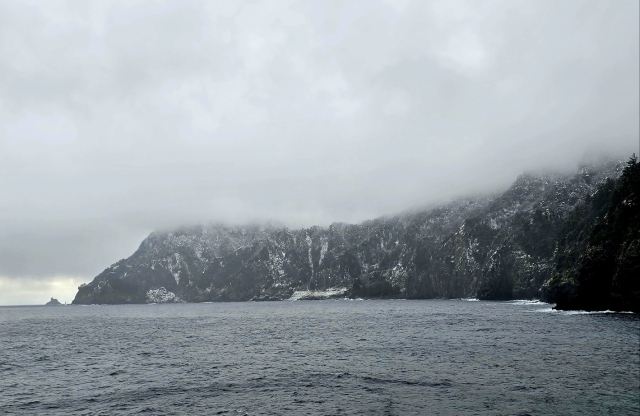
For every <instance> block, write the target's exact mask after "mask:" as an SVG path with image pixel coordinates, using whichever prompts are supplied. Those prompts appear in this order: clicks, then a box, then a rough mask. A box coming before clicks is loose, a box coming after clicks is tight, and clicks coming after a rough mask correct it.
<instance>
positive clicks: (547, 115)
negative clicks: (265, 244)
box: [0, 1, 640, 303]
mask: <svg viewBox="0 0 640 416" xmlns="http://www.w3.org/2000/svg"><path fill="white" fill-rule="evenodd" d="M638 14H639V10H638V3H637V2H634V1H619V2H597V1H563V2H556V1H536V2H520V1H506V2H452V1H443V2H423V1H415V2H414V1H402V2H389V1H367V2H359V1H354V2H324V1H323V2H313V1H311V2H298V1H283V2H276V3H273V2H270V3H253V2H233V3H229V4H225V3H224V2H222V3H221V2H197V1H188V2H184V1H181V2H177V1H162V2H153V3H149V2H135V1H134V2H109V1H107V2H87V3H83V4H82V5H81V6H79V5H78V3H77V2H46V3H42V2H24V1H4V2H2V4H0V195H1V197H0V274H2V275H3V276H5V277H4V279H5V282H6V281H9V280H11V279H27V278H30V279H36V280H37V279H43V283H42V284H43V285H46V284H47V283H46V282H48V281H53V280H50V279H54V278H55V276H69V275H71V276H82V278H83V279H84V280H85V281H88V280H91V278H93V276H95V275H96V274H97V273H99V272H100V271H101V270H102V269H104V267H106V266H108V265H109V264H111V263H113V262H114V261H117V260H118V259H120V258H122V257H126V256H128V255H130V254H131V253H132V252H133V250H135V248H136V247H137V245H138V244H139V242H140V241H141V239H142V238H144V236H145V235H146V234H147V233H149V232H150V231H152V230H154V229H157V228H164V227H172V226H177V225H180V224H184V223H198V222H209V221H227V222H235V223H242V222H247V221H255V220H276V221H280V222H283V223H285V224H288V225H292V226H308V225H312V224H329V223H331V222H332V221H348V222H358V221H362V220H364V219H368V218H372V217H375V216H379V215H383V214H392V213H395V212H398V211H402V210H404V209H406V208H411V207H416V206H421V205H426V204H433V203H439V202H444V201H447V200H449V199H451V198H454V197H457V196H461V195H465V194H468V193H478V192H493V191H495V190H498V189H503V188H504V187H506V186H508V184H509V183H510V182H511V181H513V180H514V179H515V178H516V176H517V175H518V174H520V173H522V172H523V171H532V170H541V169H572V168H575V167H576V166H577V165H578V163H579V162H580V161H581V160H582V159H583V158H584V157H585V155H587V156H589V155H602V154H608V155H611V156H615V157H628V156H629V155H630V154H631V153H632V152H637V151H638V134H639V131H638V123H639V121H638V113H639V112H640V106H639V97H638V91H639V83H638V79H639V76H640V75H639V69H638V65H639V64H638V62H639V54H638V50H639V44H638V38H639V33H638V27H639V25H638ZM7 279H9V280H7ZM24 281H25V282H33V281H34V280H24ZM21 282H22V280H20V281H19V282H18V281H16V283H15V285H18V286H20V285H22V284H23V283H21ZM25 284H26V283H25ZM18 286H16V287H18ZM20 287H22V286H20ZM16 290H18V289H16ZM38 299H39V298H38ZM0 303H2V302H1V301H0Z"/></svg>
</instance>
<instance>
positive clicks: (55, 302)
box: [44, 298, 62, 306]
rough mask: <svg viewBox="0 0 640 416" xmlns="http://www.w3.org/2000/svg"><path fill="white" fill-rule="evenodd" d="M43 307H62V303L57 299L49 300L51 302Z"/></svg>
mask: <svg viewBox="0 0 640 416" xmlns="http://www.w3.org/2000/svg"><path fill="white" fill-rule="evenodd" d="M44 306H62V303H60V302H58V299H56V298H51V300H50V301H49V302H47V303H45V304H44Z"/></svg>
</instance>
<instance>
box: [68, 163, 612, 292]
mask: <svg viewBox="0 0 640 416" xmlns="http://www.w3.org/2000/svg"><path fill="white" fill-rule="evenodd" d="M622 166H623V164H621V163H618V162H607V163H604V164H600V165H597V166H585V167H583V168H581V169H580V170H579V171H578V172H576V173H574V174H570V175H522V176H521V177H520V178H518V180H516V182H515V183H514V184H513V185H512V186H511V187H510V188H509V189H508V190H507V191H506V192H505V193H503V194H501V195H498V196H494V197H486V198H477V199H467V200H460V201H456V202H453V203H450V204H447V205H444V206H441V207H437V208H432V209H425V210H422V211H418V212H413V213H405V214H401V215H397V216H393V217H383V218H378V219H375V220H372V221H366V222H364V223H362V224H357V225H351V224H342V223H334V224H332V225H331V226H329V227H311V228H307V229H297V230H294V229H289V228H286V227H284V226H280V225H252V226H244V227H230V226H224V225H212V226H206V227H203V226H199V227H192V228H184V229H180V230H175V231H171V232H154V233H152V234H151V235H150V236H149V237H147V238H146V239H145V240H144V241H143V242H142V244H141V245H140V248H139V249H138V250H137V251H136V252H135V253H134V254H133V255H132V256H131V257H129V258H127V259H124V260H121V261H119V262H117V263H115V264H113V265H112V266H110V267H108V268H107V269H106V270H105V271H103V272H102V273H101V274H99V275H98V276H96V278H95V279H94V280H93V281H92V282H91V283H89V284H87V285H82V286H81V287H80V288H79V290H78V294H77V295H76V298H75V300H74V303H76V304H90V303H143V302H158V301H161V302H162V301H180V300H181V301H190V302H201V301H243V300H280V299H286V298H289V297H290V296H291V295H292V294H293V293H294V292H295V291H319V290H325V289H329V288H346V293H347V294H348V295H350V296H355V297H402V298H459V297H475V296H478V297H479V298H481V299H513V298H537V297H538V296H539V295H540V292H539V290H540V287H541V286H542V285H543V283H544V282H545V280H547V279H548V277H549V275H550V273H551V272H552V271H553V270H555V269H554V268H555V266H556V257H555V256H556V255H557V248H558V246H559V244H560V240H561V238H560V234H561V231H562V227H563V224H564V223H565V220H566V219H567V217H568V216H569V215H570V213H571V212H573V210H574V209H575V208H576V207H577V206H579V205H580V204H582V203H583V202H584V201H585V199H586V198H589V197H590V196H591V195H592V194H594V193H595V192H596V190H597V189H599V187H600V186H602V184H604V183H606V181H607V179H608V178H616V177H618V176H619V175H620V172H621V170H622ZM341 290H342V289H341Z"/></svg>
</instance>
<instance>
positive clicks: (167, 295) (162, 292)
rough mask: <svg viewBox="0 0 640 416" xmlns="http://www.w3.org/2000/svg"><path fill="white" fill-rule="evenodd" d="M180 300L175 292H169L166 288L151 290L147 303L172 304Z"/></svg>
mask: <svg viewBox="0 0 640 416" xmlns="http://www.w3.org/2000/svg"><path fill="white" fill-rule="evenodd" d="M177 300H178V297H177V296H176V295H175V293H173V292H169V291H168V290H167V289H165V288H164V287H161V288H159V289H151V290H149V291H148V292H147V303H170V302H175V301H177Z"/></svg>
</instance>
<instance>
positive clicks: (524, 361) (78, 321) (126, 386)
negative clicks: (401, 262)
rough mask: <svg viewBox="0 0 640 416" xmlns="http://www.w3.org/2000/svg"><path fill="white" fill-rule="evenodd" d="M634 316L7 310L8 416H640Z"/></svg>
mask: <svg viewBox="0 0 640 416" xmlns="http://www.w3.org/2000/svg"><path fill="white" fill-rule="evenodd" d="M639 322H640V321H639V318H638V315H633V314H608V313H597V314H586V313H582V314H580V313H566V312H555V311H552V310H551V306H550V305H547V304H536V303H530V302H517V301H516V302H470V301H462V300H461V301H437V300H433V301H399V300H379V301H378V300H367V301H349V300H327V301H298V302H268V303H266V302H265V303H214V304H163V305H121V306H74V307H2V308H0V414H3V415H4V414H9V415H11V414H20V415H39V414H43V415H58V414H60V415H62V414H64V415H129V414H145V415H182V414H195V415H216V414H221V415H245V414H246V415H455V414H474V415H485V414H486V415H503V414H504V415H526V414H529V415H560V414H561V415H574V414H575V415H577V414H594V415H595V414H611V415H638V414H640V384H639V383H640V363H639V357H638V350H639V348H640V323H639Z"/></svg>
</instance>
